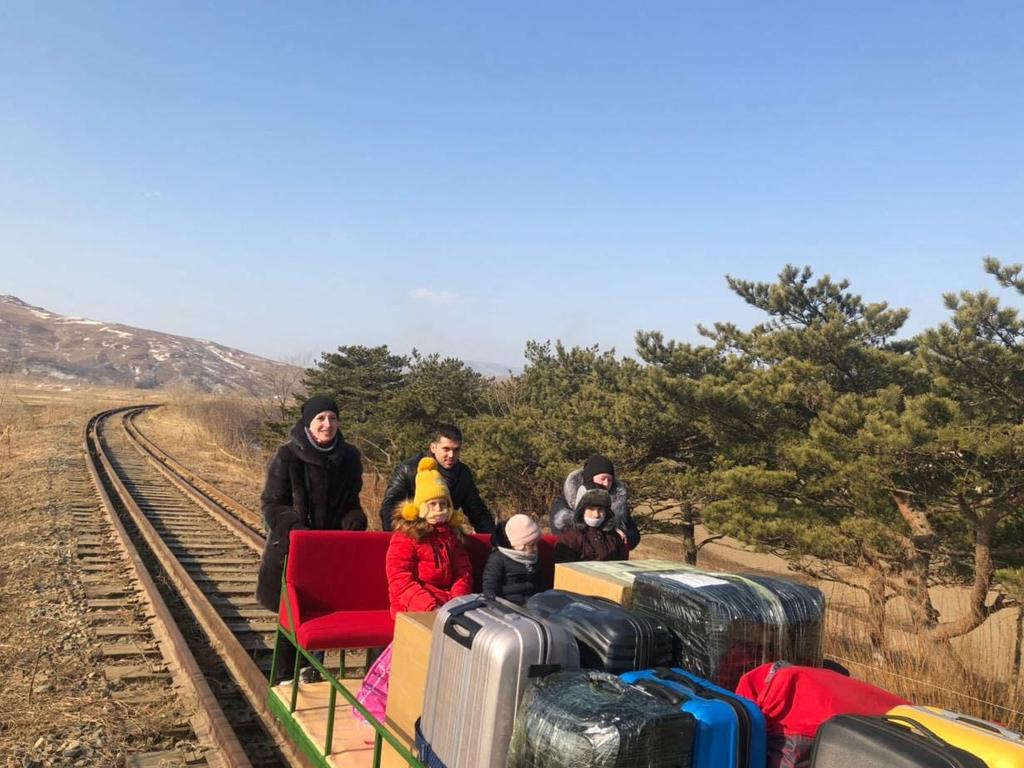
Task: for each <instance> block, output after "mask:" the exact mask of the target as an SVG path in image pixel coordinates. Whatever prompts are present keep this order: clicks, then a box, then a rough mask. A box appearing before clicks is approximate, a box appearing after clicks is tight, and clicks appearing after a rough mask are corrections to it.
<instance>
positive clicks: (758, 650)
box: [633, 570, 825, 690]
mask: <svg viewBox="0 0 1024 768" xmlns="http://www.w3.org/2000/svg"><path fill="white" fill-rule="evenodd" d="M633 609H634V610H637V611H640V612H641V613H648V614H652V615H654V616H656V617H657V618H659V619H661V620H662V621H664V622H665V624H666V625H667V626H668V628H669V630H671V632H672V634H673V637H674V650H673V655H674V661H675V665H676V666H679V667H682V668H683V669H685V670H688V671H690V672H693V673H694V674H696V675H698V676H700V677H702V678H704V679H706V680H709V681H711V682H712V683H715V684H716V685H719V686H721V687H723V688H727V689H729V690H735V688H736V683H737V682H739V679H740V677H741V676H742V675H743V674H744V673H745V672H748V671H750V670H751V669H753V668H754V667H756V666H758V665H760V664H763V663H765V662H767V661H775V660H776V659H786V660H788V661H791V662H792V663H794V664H799V665H803V666H812V667H813V666H821V639H822V629H823V627H824V617H825V597H824V595H823V594H822V593H821V590H819V589H817V588H815V587H812V586H807V585H804V584H798V583H796V582H792V581H787V580H785V579H779V578H774V577H771V576H745V575H743V576H741V575H736V574H726V573H711V572H703V571H697V570H691V571H688V572H684V573H673V574H670V573H641V574H638V575H637V577H636V581H635V582H634V584H633Z"/></svg>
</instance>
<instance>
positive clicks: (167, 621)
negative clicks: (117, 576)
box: [82, 409, 252, 768]
mask: <svg viewBox="0 0 1024 768" xmlns="http://www.w3.org/2000/svg"><path fill="white" fill-rule="evenodd" d="M116 412H117V409H112V410H109V411H103V412H102V413H99V414H96V415H95V416H93V417H92V418H91V419H90V420H89V422H88V423H87V424H86V427H85V432H84V435H83V440H82V450H83V452H84V454H85V463H86V467H87V469H88V471H89V477H90V478H91V479H92V483H93V486H94V487H95V488H96V492H97V494H98V495H99V497H100V501H101V502H102V504H103V508H104V510H105V511H106V513H107V517H108V518H109V520H110V523H111V526H112V527H113V529H114V531H115V532H116V534H117V536H116V540H117V544H118V546H119V547H120V549H121V550H122V552H123V553H124V555H125V558H126V559H127V561H128V562H129V564H130V565H131V568H132V570H133V572H134V574H135V578H136V579H137V580H138V583H139V585H140V587H141V594H140V597H141V599H142V600H143V602H144V603H145V604H146V606H147V608H148V609H149V610H150V611H151V612H152V615H153V618H154V621H153V622H152V624H151V627H150V629H151V631H152V632H153V636H154V638H155V639H156V642H157V645H158V647H159V648H160V653H161V655H162V656H163V658H164V660H165V661H166V662H167V667H168V671H169V673H170V675H171V678H172V679H173V680H174V682H175V684H176V685H177V686H178V687H179V689H180V690H181V691H182V692H183V693H185V694H186V695H187V696H188V697H189V698H191V699H193V700H194V702H195V704H196V711H195V713H194V714H193V715H192V717H191V724H192V728H193V730H194V731H195V733H196V736H197V737H198V738H199V739H200V741H202V742H206V743H207V745H209V746H211V747H212V748H213V749H215V750H216V752H215V753H214V754H212V755H207V762H213V763H214V764H216V763H217V762H218V761H219V764H221V765H224V766H228V767H229V768H252V763H251V762H250V761H249V758H248V756H247V755H246V753H245V750H244V748H243V747H242V745H241V743H240V742H239V741H238V737H237V735H236V734H235V731H234V729H233V728H232V727H231V725H230V724H229V723H228V720H227V717H226V716H225V715H224V711H223V709H221V706H220V703H219V702H218V701H217V698H216V697H215V696H214V695H213V691H212V690H211V689H210V686H209V684H208V683H207V682H206V678H205V677H204V675H203V673H202V671H201V670H200V668H199V664H198V662H196V659H195V657H194V656H193V655H192V651H191V650H190V649H189V647H188V643H187V642H186V641H185V638H184V636H183V635H182V634H181V630H180V629H178V625H177V623H176V622H175V620H174V617H173V616H172V615H171V611H170V609H169V608H168V607H167V603H166V602H164V599H163V597H162V596H161V595H160V591H159V589H157V586H156V583H155V582H154V581H153V578H152V576H151V575H150V574H149V571H148V569H147V568H146V565H145V563H143V561H142V557H141V556H140V555H139V552H138V550H137V549H136V548H135V545H134V544H133V543H132V540H131V538H130V537H129V535H128V532H127V530H125V527H124V525H123V524H122V523H121V519H120V518H119V517H118V514H117V510H116V509H115V507H114V503H113V500H112V499H111V497H110V495H109V494H108V493H107V489H106V486H105V485H104V483H103V475H105V476H106V478H107V479H108V481H110V482H111V484H114V478H115V477H116V475H115V473H114V472H113V468H112V467H111V466H110V463H109V461H108V460H107V457H106V456H105V454H104V453H103V450H102V445H101V443H100V440H99V431H98V426H99V422H100V421H101V420H103V419H105V418H107V417H109V416H111V415H112V414H114V413H116Z"/></svg>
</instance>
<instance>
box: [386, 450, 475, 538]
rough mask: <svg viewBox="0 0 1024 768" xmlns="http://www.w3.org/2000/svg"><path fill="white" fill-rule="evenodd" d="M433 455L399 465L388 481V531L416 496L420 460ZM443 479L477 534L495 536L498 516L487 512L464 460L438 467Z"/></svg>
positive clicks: (416, 457)
mask: <svg viewBox="0 0 1024 768" xmlns="http://www.w3.org/2000/svg"><path fill="white" fill-rule="evenodd" d="M429 455H430V454H427V453H421V454H419V455H418V456H414V457H413V458H411V459H409V460H408V461H403V462H399V463H398V464H397V465H396V466H395V471H394V472H392V473H391V479H390V480H388V487H387V490H386V491H385V492H384V501H383V503H382V504H381V505H380V525H381V528H382V529H383V530H385V531H390V530H391V518H392V516H393V515H394V513H395V510H396V509H397V507H398V505H400V504H401V503H402V502H403V501H406V500H407V499H411V498H412V497H413V496H414V495H415V494H416V467H417V466H418V465H419V463H420V459H422V458H423V457H424V456H429ZM437 469H438V471H439V472H440V473H441V476H442V477H443V478H444V479H445V482H447V483H448V491H449V493H451V495H452V504H453V505H454V507H455V509H461V510H462V512H463V514H464V515H465V516H466V517H467V518H468V519H469V522H470V525H472V526H473V530H474V531H476V532H477V533H494V517H493V516H492V515H491V513H490V512H489V511H488V510H487V505H486V504H484V500H483V499H481V498H480V492H479V491H478V490H477V488H476V481H475V480H474V479H473V472H472V471H471V470H470V468H469V467H467V466H466V465H465V464H463V463H462V462H461V461H459V462H456V464H455V466H454V467H452V468H451V469H445V468H444V467H442V466H441V465H440V464H438V466H437Z"/></svg>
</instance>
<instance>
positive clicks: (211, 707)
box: [79, 406, 306, 768]
mask: <svg viewBox="0 0 1024 768" xmlns="http://www.w3.org/2000/svg"><path fill="white" fill-rule="evenodd" d="M147 407H150V406H143V407H133V408H126V409H115V410H111V411H104V412H103V413H100V414H97V415H96V416H94V417H93V418H92V420H90V422H89V424H88V426H87V428H86V435H85V450H86V456H87V460H88V466H89V472H90V475H91V476H92V478H93V483H94V486H95V488H96V489H97V492H98V494H99V495H100V499H101V501H102V503H103V505H104V506H105V507H106V508H107V510H108V512H109V513H110V514H109V520H110V524H111V526H112V528H113V529H114V532H115V533H116V537H115V538H116V540H117V542H118V546H119V547H120V549H121V550H122V554H123V555H124V558H125V559H126V560H127V561H128V562H129V563H130V564H131V566H132V570H133V574H132V576H133V579H134V583H136V584H137V586H135V587H133V588H130V589H129V590H128V591H130V592H131V593H132V594H133V596H136V597H138V598H139V599H141V600H142V601H143V603H144V605H145V611H146V613H148V614H149V615H151V616H152V617H153V620H152V621H151V622H150V626H151V632H152V636H153V639H152V641H151V642H149V641H145V642H144V643H143V644H140V642H139V638H138V629H137V627H136V626H132V625H124V624H117V623H115V622H116V620H114V621H113V622H111V625H110V626H109V627H108V628H107V629H108V632H107V634H106V635H104V637H105V638H107V639H108V640H109V641H110V642H106V643H105V647H106V646H110V647H111V648H112V649H114V651H115V652H123V653H125V654H131V658H132V659H133V662H134V667H135V669H134V670H128V669H122V670H118V671H117V672H115V674H117V673H118V672H124V673H125V674H126V675H127V676H128V677H129V678H130V677H131V674H132V673H133V672H134V674H135V675H136V676H137V677H138V678H139V679H145V678H146V677H147V676H150V677H152V676H153V675H156V676H158V677H160V676H162V677H166V676H167V675H170V677H171V678H173V682H174V684H175V686H176V687H177V688H178V689H179V691H181V692H183V693H184V697H185V698H186V699H187V700H188V701H189V704H190V705H194V709H195V714H194V715H193V717H192V718H191V723H192V727H193V730H194V731H195V733H196V736H197V738H198V740H199V741H200V743H201V744H203V745H204V746H205V747H206V750H207V751H206V753H205V762H206V764H207V765H212V766H217V765H226V766H237V767H238V768H248V766H254V767H255V768H277V767H284V766H303V765H306V762H305V758H304V757H303V756H302V755H301V753H299V752H298V751H297V750H295V748H294V746H293V745H292V743H291V742H290V741H289V740H288V739H287V738H286V737H285V736H284V735H283V734H281V733H280V732H279V731H278V729H277V727H276V726H275V724H274V722H273V718H272V717H271V716H270V715H269V713H267V712H266V709H265V705H264V699H265V696H266V688H267V682H266V681H267V672H268V670H269V668H270V662H271V658H272V652H273V638H274V630H275V627H276V621H277V617H276V616H275V615H274V614H273V613H270V612H268V611H266V610H264V609H262V608H260V607H259V606H258V605H257V604H256V600H255V598H254V597H253V595H254V593H255V589H256V574H257V570H258V567H259V560H260V555H261V553H262V549H263V536H262V534H261V533H260V531H259V525H260V522H259V518H258V516H256V515H255V514H254V513H252V512H251V511H249V510H247V509H246V508H245V507H244V506H243V505H241V504H239V503H238V502H236V501H234V500H233V499H231V498H229V497H227V496H225V495H224V494H222V493H221V492H220V491H218V490H217V489H216V488H214V487H212V486H210V485H209V484H208V483H205V482H204V481H202V480H201V479H200V478H196V477H195V476H193V475H191V473H189V472H188V470H187V469H185V468H184V467H182V466H181V465H180V464H178V463H177V462H176V461H174V459H173V458H171V457H170V456H168V455H166V454H165V453H164V452H163V451H161V450H160V449H159V448H158V447H157V446H155V445H153V444H152V443H151V442H150V441H148V440H146V438H145V437H144V436H143V435H141V434H140V433H139V431H138V430H137V429H136V428H135V426H134V424H133V423H132V419H133V418H134V417H135V416H136V415H137V414H139V413H141V412H142V411H144V410H145V409H146V408H147ZM101 543H104V542H100V541H98V540H97V539H96V538H92V539H86V540H85V542H84V543H80V551H79V554H80V556H81V557H85V558H87V562H88V563H89V564H90V565H91V566H93V567H94V568H100V567H101V566H102V564H103V561H104V560H107V559H109V557H110V555H109V553H107V552H103V551H98V550H97V551H90V550H89V546H90V545H94V546H98V545H100V544H101ZM83 546H84V547H85V548H84V549H83V548H82V547H83ZM100 578H101V579H104V580H105V581H104V584H103V585H100V587H102V588H107V589H109V590H112V592H111V594H110V595H107V596H104V595H102V594H100V592H102V591H103V589H102V588H101V589H100V590H99V591H97V592H96V593H95V594H94V596H93V598H92V599H93V600H94V601H96V600H99V601H104V600H105V601H108V602H106V603H103V602H101V603H94V605H95V607H96V608H97V609H98V608H99V607H103V606H105V607H107V608H108V609H112V608H116V607H117V605H116V601H117V600H118V599H119V598H120V597H123V596H124V595H123V594H122V593H121V592H118V591H117V590H118V584H119V582H118V580H116V579H115V580H112V579H111V578H110V577H109V576H107V575H105V574H101V575H100ZM120 583H121V584H122V586H123V585H124V583H125V582H124V580H123V577H121V580H120ZM122 591H123V589H122ZM109 601H114V602H109ZM119 630H122V631H124V632H125V633H126V634H125V635H124V636H118V635H117V632H118V631H119ZM116 646H120V647H121V648H122V649H123V650H120V651H119V650H118V649H117V648H116ZM159 657H162V658H163V660H164V667H165V669H166V672H165V671H163V670H162V669H161V668H160V665H158V664H154V663H148V664H139V663H138V661H139V660H140V659H142V660H146V659H149V660H150V662H152V661H153V660H154V659H155V660H157V661H158V660H159ZM111 666H116V665H111ZM121 666H123V667H124V666H127V665H121ZM129 695H130V694H127V693H126V694H125V696H126V697H128V696H129ZM139 695H140V696H147V695H148V696H152V695H153V694H152V692H143V693H140V694H139ZM129 700H130V699H129ZM192 757H193V759H195V760H196V762H186V763H179V764H187V765H190V766H191V765H193V764H196V765H201V764H202V762H199V761H198V760H197V758H196V756H195V755H192ZM138 764H139V765H143V764H144V763H143V762H139V763H138Z"/></svg>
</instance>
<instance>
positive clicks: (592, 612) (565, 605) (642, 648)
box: [526, 589, 672, 674]
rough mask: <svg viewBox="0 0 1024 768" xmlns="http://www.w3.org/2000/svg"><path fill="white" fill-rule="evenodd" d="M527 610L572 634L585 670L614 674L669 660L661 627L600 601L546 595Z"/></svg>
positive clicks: (568, 594) (535, 598) (540, 595)
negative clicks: (577, 644) (559, 625)
mask: <svg viewBox="0 0 1024 768" xmlns="http://www.w3.org/2000/svg"><path fill="white" fill-rule="evenodd" d="M526 609H527V610H528V611H529V612H531V613H534V614H537V615H538V616H541V617H543V618H545V619H547V620H548V621H552V622H555V623H556V624H561V625H562V626H564V627H565V628H566V629H568V630H569V632H571V633H572V634H573V636H574V637H575V638H576V641H577V642H578V643H579V646H580V666H581V667H583V668H584V669H602V670H604V671H605V672H612V673H614V674H619V673H622V672H632V671H633V670H637V669H647V668H648V667H652V666H653V667H660V666H666V665H667V664H669V663H670V662H671V660H672V635H671V633H670V632H669V631H668V627H666V626H665V624H664V622H661V621H658V620H657V619H655V618H653V617H651V616H644V615H642V614H639V613H636V612H634V611H630V610H627V609H626V608H623V607H622V606H621V605H619V604H618V603H614V602H612V601H611V600H607V599H605V598H603V597H590V596H586V595H577V594H574V593H572V592H563V591H562V590H559V589H550V590H548V591H547V592H540V593H538V594H536V595H534V596H533V597H531V598H530V599H529V600H528V601H527V603H526Z"/></svg>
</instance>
